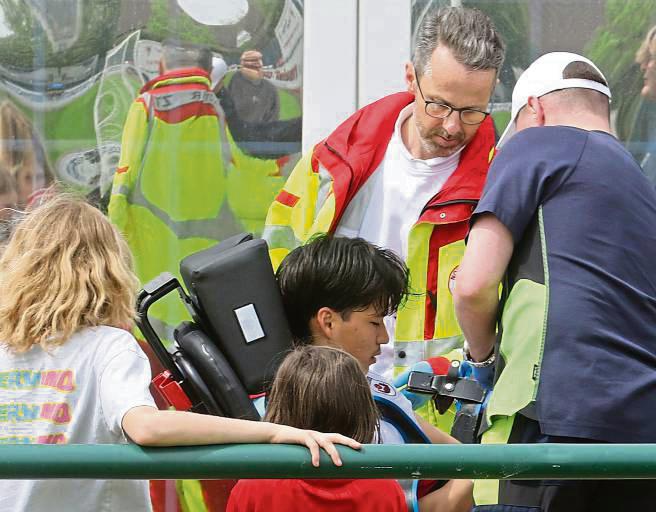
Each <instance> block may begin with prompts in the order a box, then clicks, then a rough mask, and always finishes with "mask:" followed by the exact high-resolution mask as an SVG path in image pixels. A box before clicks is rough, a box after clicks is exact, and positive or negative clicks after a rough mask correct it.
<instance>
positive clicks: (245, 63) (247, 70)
mask: <svg viewBox="0 0 656 512" xmlns="http://www.w3.org/2000/svg"><path fill="white" fill-rule="evenodd" d="M239 63H240V65H241V67H240V72H241V74H242V75H244V76H245V77H246V78H250V79H251V80H259V79H261V78H262V77H263V76H264V73H263V72H262V67H263V63H262V54H261V53H260V52H258V51H257V50H247V51H245V52H244V53H242V54H241V58H240V59H239Z"/></svg>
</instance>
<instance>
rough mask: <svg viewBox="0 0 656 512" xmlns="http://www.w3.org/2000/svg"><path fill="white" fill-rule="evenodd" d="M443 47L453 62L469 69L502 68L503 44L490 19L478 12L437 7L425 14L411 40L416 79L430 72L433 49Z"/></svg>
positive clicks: (459, 8) (504, 47) (504, 46)
mask: <svg viewBox="0 0 656 512" xmlns="http://www.w3.org/2000/svg"><path fill="white" fill-rule="evenodd" d="M438 46H446V47H447V48H449V50H451V52H452V53H453V56H454V57H455V59H456V60H457V61H458V62H459V63H460V64H462V65H463V66H466V67H468V68H470V69H472V70H475V71H478V70H487V69H494V70H495V71H496V72H497V74H498V73H499V70H500V69H501V66H502V65H503V59H504V57H505V51H506V44H505V43H504V42H503V39H501V35H500V34H499V33H498V32H497V29H496V28H495V26H494V24H493V23H492V20H491V19H490V18H488V17H487V16H486V15H485V14H483V13H482V12H481V11H479V10H478V9H472V8H467V7H441V8H439V9H434V10H432V11H429V12H428V13H427V14H426V16H425V17H424V19H423V21H422V23H421V25H420V27H419V30H417V35H416V37H415V54H414V58H413V60H412V63H413V64H414V67H415V70H416V72H417V76H422V75H424V74H428V75H430V74H431V73H432V71H433V70H432V66H431V57H432V55H433V52H434V51H435V48H437V47H438Z"/></svg>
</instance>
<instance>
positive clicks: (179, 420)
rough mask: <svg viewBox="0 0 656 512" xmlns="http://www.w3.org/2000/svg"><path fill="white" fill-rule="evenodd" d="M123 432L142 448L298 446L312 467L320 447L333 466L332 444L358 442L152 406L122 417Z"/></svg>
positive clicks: (334, 452) (337, 462)
mask: <svg viewBox="0 0 656 512" xmlns="http://www.w3.org/2000/svg"><path fill="white" fill-rule="evenodd" d="M122 426H123V430H124V432H125V433H126V434H127V435H128V436H129V437H130V439H131V440H132V441H134V442H135V443H136V444H139V445H142V446H176V445H204V444H229V443H288V444H302V445H305V446H307V447H308V448H309V449H310V453H311V454H312V465H313V466H318V465H319V448H323V449H324V450H325V451H326V452H327V453H328V455H329V456H330V458H331V459H332V461H333V463H334V464H335V465H336V466H341V465H342V461H341V459H340V457H339V453H338V452H337V449H336V448H335V444H343V445H346V446H349V447H351V448H354V449H356V450H357V449H359V448H360V443H358V442H357V441H354V440H353V439H350V438H348V437H346V436H343V435H341V434H323V433H321V432H315V431H313V430H301V429H297V428H293V427H288V426H286V425H276V424H274V423H267V422H257V421H247V420H238V419H233V418H221V417H219V416H209V415H205V414H196V413H192V412H182V411H159V410H157V409H155V408H154V407H148V406H140V407H133V408H132V409H130V410H129V411H128V412H126V413H125V415H124V416H123V422H122Z"/></svg>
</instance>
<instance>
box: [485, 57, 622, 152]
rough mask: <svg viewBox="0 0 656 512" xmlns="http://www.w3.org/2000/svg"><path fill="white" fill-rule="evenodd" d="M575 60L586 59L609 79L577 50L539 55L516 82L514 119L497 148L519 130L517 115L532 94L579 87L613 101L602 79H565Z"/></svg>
mask: <svg viewBox="0 0 656 512" xmlns="http://www.w3.org/2000/svg"><path fill="white" fill-rule="evenodd" d="M573 62H585V63H586V64H589V65H590V66H592V67H593V68H594V69H595V70H596V71H597V72H598V73H599V74H600V75H601V77H602V78H604V80H605V81H606V82H607V80H606V78H605V77H604V75H603V73H602V72H601V71H600V70H599V68H598V67H597V66H595V65H594V63H593V62H592V61H591V60H589V59H586V58H585V57H583V56H581V55H577V54H576V53H568V52H553V53H547V54H545V55H543V56H542V57H539V58H538V59H536V60H535V61H534V62H533V63H532V64H531V65H530V66H529V67H528V68H526V70H525V71H524V72H523V73H522V75H521V76H520V77H519V80H517V83H516V84H515V88H514V89H513V93H512V110H511V115H510V122H509V123H508V126H507V127H506V129H505V131H504V132H503V134H502V135H501V138H500V139H499V142H498V143H497V148H500V147H501V146H502V145H503V144H505V143H506V142H507V141H508V139H509V138H510V137H511V136H512V135H513V134H514V133H515V131H516V125H515V121H516V120H517V114H519V111H520V110H521V109H522V107H524V105H526V104H527V103H528V98H529V96H535V97H536V98H539V97H540V96H544V95H545V94H547V93H550V92H553V91H559V90H562V89H570V88H579V89H593V90H595V91H599V92H600V93H602V94H605V95H606V96H608V99H609V100H610V98H611V94H610V89H609V88H608V87H606V86H605V85H603V84H600V83H599V82H595V81H594V80H587V79H583V78H564V72H565V68H567V66H569V65H570V64H571V63H573Z"/></svg>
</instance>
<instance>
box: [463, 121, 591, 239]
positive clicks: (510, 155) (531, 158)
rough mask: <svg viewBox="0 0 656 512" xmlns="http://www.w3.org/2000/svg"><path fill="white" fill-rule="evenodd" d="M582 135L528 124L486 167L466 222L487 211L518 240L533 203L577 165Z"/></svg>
mask: <svg viewBox="0 0 656 512" xmlns="http://www.w3.org/2000/svg"><path fill="white" fill-rule="evenodd" d="M586 139H587V135H586V132H584V131H583V130H572V129H564V128H563V127H539V128H528V129H526V130H522V131H521V132H519V133H517V134H515V135H514V136H513V138H512V139H510V141H508V143H507V144H506V145H505V146H504V147H503V149H501V150H500V151H499V153H498V154H497V156H496V157H495V158H494V160H493V162H492V165H491V166H490V170H489V172H488V176H487V181H486V183H485V188H484V190H483V194H482V196H481V200H480V201H479V203H478V206H477V207H476V209H475V210H474V214H473V216H472V220H471V225H472V226H473V225H474V223H475V222H476V220H477V219H478V217H479V216H480V215H482V214H485V213H491V214H492V215H494V216H495V217H496V218H497V219H498V220H499V221H500V222H501V223H502V224H503V225H504V226H506V227H507V228H508V230H509V231H510V233H511V234H512V237H513V241H514V242H515V243H517V242H519V241H520V240H521V238H522V235H523V234H524V231H525V229H526V227H527V226H528V225H529V224H530V222H531V220H532V219H533V217H534V215H535V213H536V211H537V209H538V207H539V206H540V205H541V204H542V203H543V202H544V201H545V200H547V199H548V197H549V195H550V194H552V193H553V192H554V191H555V190H556V189H557V188H558V187H559V186H561V184H562V183H564V182H565V181H566V180H567V177H568V175H569V174H570V172H571V171H572V170H573V169H574V168H575V167H576V164H577V162H578V159H579V158H580V156H581V153H582V151H583V148H584V147H585V141H586Z"/></svg>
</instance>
